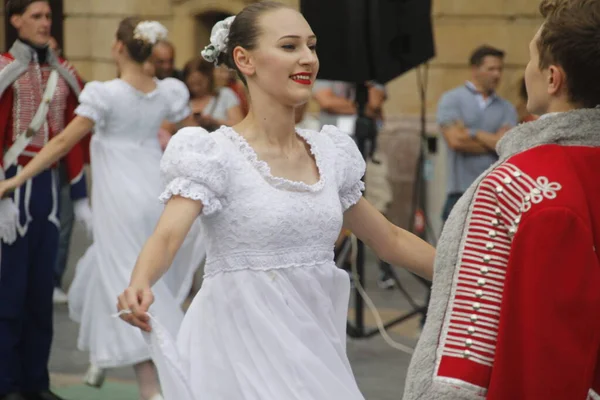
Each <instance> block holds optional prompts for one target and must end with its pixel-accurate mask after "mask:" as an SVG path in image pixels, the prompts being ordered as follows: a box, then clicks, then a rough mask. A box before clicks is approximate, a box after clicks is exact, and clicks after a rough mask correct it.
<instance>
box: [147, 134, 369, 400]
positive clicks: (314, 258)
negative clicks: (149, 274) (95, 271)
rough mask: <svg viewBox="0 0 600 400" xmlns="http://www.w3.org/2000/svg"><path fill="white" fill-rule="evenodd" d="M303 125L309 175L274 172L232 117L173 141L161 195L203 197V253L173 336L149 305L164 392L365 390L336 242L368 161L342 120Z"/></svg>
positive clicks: (353, 393)
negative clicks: (350, 336) (350, 351)
mask: <svg viewBox="0 0 600 400" xmlns="http://www.w3.org/2000/svg"><path fill="white" fill-rule="evenodd" d="M298 135H300V136H301V137H302V138H304V140H305V141H306V142H307V143H308V144H309V145H310V148H311V151H312V153H313V155H314V157H315V159H316V163H317V166H318V170H319V173H320V180H319V182H318V183H316V184H314V185H307V184H305V183H301V182H292V181H289V180H286V179H282V178H279V177H274V176H272V175H271V173H270V170H269V167H268V165H267V164H266V163H264V162H262V161H260V160H258V159H257V155H256V153H255V152H254V151H253V149H252V148H251V147H250V146H249V145H248V143H247V142H246V141H245V140H244V139H243V138H242V137H241V136H240V135H238V134H237V133H236V132H235V131H234V130H233V129H231V128H226V127H222V128H220V129H219V130H217V131H215V132H213V133H211V134H207V133H206V131H204V130H202V129H200V128H185V129H183V130H182V131H180V132H179V133H178V134H177V135H176V136H175V137H174V138H173V139H172V140H171V142H170V143H169V145H168V147H167V150H166V152H165V155H164V157H163V160H162V162H161V169H162V172H163V174H164V175H165V178H166V181H167V182H168V185H167V188H166V191H165V192H164V193H163V195H162V197H161V198H162V200H164V201H166V200H168V199H169V198H170V197H171V196H173V195H180V196H184V197H187V198H191V199H195V200H201V201H202V203H203V204H204V209H203V212H202V215H201V218H200V220H201V222H202V225H203V230H204V231H205V234H206V249H207V262H206V266H205V279H204V281H203V286H202V288H201V290H200V292H199V293H198V295H197V296H196V298H195V299H194V301H193V302H192V305H191V307H190V308H189V310H188V312H187V314H186V316H185V318H184V321H183V324H182V326H181V330H180V332H179V335H178V339H177V341H176V342H175V340H174V339H173V336H172V334H171V333H170V332H169V330H168V329H165V328H166V327H168V322H167V321H163V320H162V317H161V316H159V315H157V312H156V311H155V310H154V309H153V308H152V307H151V308H150V314H151V315H152V316H153V317H154V318H153V323H152V326H153V333H152V334H151V335H148V338H147V339H148V340H149V342H150V343H151V348H152V354H153V359H154V361H155V362H156V364H157V366H158V370H159V375H160V380H161V384H162V387H163V394H164V396H165V399H166V400H203V399H211V400H212V399H215V400H216V399H218V400H234V399H235V400H335V399H344V400H363V399H364V398H363V396H362V394H361V393H360V391H359V389H358V387H357V384H356V382H355V379H354V376H353V373H352V370H351V367H350V363H349V362H348V358H347V356H346V317H347V309H348V300H349V294H350V282H349V279H348V274H347V273H346V272H344V271H342V270H340V269H338V268H337V267H336V266H335V263H334V261H333V260H334V257H333V250H334V243H335V241H336V238H337V237H338V234H339V232H340V230H341V227H342V222H343V212H344V211H345V210H346V209H348V208H349V207H350V206H351V205H353V204H355V203H356V202H357V201H358V200H359V199H360V197H361V195H362V193H361V191H362V189H363V188H364V186H363V183H362V182H361V177H362V175H363V173H364V170H365V163H364V161H363V158H362V157H361V155H360V153H359V151H358V149H357V147H356V145H355V144H354V142H353V141H352V139H351V138H350V137H349V136H347V135H346V134H344V133H341V132H339V131H338V130H337V128H335V127H331V126H328V127H325V128H323V131H322V132H316V131H305V130H299V131H298Z"/></svg>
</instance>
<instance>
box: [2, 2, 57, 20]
mask: <svg viewBox="0 0 600 400" xmlns="http://www.w3.org/2000/svg"><path fill="white" fill-rule="evenodd" d="M37 1H44V2H46V3H48V4H50V1H49V0H8V2H7V3H6V14H8V17H9V18H10V17H12V16H13V15H23V14H25V11H27V8H28V7H29V6H30V5H31V4H33V3H35V2H37Z"/></svg>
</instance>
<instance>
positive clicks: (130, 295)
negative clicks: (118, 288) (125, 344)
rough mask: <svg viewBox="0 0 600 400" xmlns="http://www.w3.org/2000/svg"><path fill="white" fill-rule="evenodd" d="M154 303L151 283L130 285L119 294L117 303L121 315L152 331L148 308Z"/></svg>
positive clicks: (131, 322)
mask: <svg viewBox="0 0 600 400" xmlns="http://www.w3.org/2000/svg"><path fill="white" fill-rule="evenodd" d="M152 303H154V295H153V294H152V289H151V288H150V286H149V285H146V286H130V287H128V288H127V289H125V291H124V292H123V293H122V294H121V295H120V296H119V302H118V303H117V309H118V310H119V317H120V318H121V319H122V320H123V321H126V322H128V323H130V324H131V325H133V326H135V327H138V328H140V329H141V330H143V331H145V332H150V331H151V327H150V316H149V315H148V309H149V308H150V305H152Z"/></svg>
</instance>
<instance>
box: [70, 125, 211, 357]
mask: <svg viewBox="0 0 600 400" xmlns="http://www.w3.org/2000/svg"><path fill="white" fill-rule="evenodd" d="M91 153H92V182H93V191H92V211H93V218H94V244H93V245H92V246H91V247H90V248H89V249H88V250H87V252H86V253H85V255H84V256H83V257H82V258H81V260H80V261H79V262H78V264H77V269H76V273H75V279H74V281H73V284H72V286H71V288H70V290H69V309H70V315H71V318H72V319H74V320H75V321H77V322H79V323H80V331H79V339H78V347H79V349H80V350H83V351H89V352H90V360H91V362H92V363H94V364H96V365H98V366H99V367H103V368H110V367H120V366H126V365H131V364H135V363H138V362H141V361H145V360H149V359H150V351H149V349H148V346H147V343H146V341H145V340H144V337H143V336H142V334H141V332H140V331H139V330H138V329H136V328H133V327H132V326H129V325H128V324H126V323H124V322H123V321H122V320H120V319H118V318H114V317H113V315H114V314H115V313H116V312H117V308H116V304H117V297H118V295H119V294H120V293H122V292H123V290H124V289H125V288H127V286H128V285H129V281H130V279H131V273H132V271H133V268H134V266H135V263H136V260H137V258H138V256H139V254H140V252H141V250H142V247H143V246H144V244H145V242H146V240H147V239H148V238H149V237H150V235H151V234H152V232H153V231H154V228H155V226H156V223H157V221H158V218H159V217H160V214H161V212H162V209H163V205H162V204H161V203H160V202H159V201H158V196H159V195H160V192H161V190H162V184H161V179H160V170H159V167H160V165H159V164H160V158H161V154H162V153H161V150H160V147H159V145H158V141H157V140H154V141H149V142H147V143H142V144H140V143H129V142H124V141H123V142H118V141H114V140H112V141H107V140H106V139H102V138H100V137H98V136H94V137H93V139H92V145H91ZM196 225H197V226H196V227H195V228H194V229H193V232H192V234H190V235H189V236H188V239H187V240H186V243H184V246H183V247H182V251H181V252H180V253H179V254H178V256H177V258H176V260H175V262H174V264H173V267H172V269H171V272H169V274H167V275H166V276H165V278H164V279H163V280H161V281H159V282H158V283H156V285H155V286H154V287H153V292H154V295H155V299H156V300H155V303H154V304H153V305H152V307H151V312H152V313H153V315H156V316H157V317H158V318H160V320H161V321H164V323H165V326H168V327H169V329H170V333H171V334H176V333H177V331H178V329H179V326H180V324H181V321H182V320H183V312H182V311H181V307H180V305H181V302H182V301H183V300H184V299H185V296H186V295H187V293H188V292H189V289H190V286H191V283H192V275H193V274H194V272H195V270H196V268H197V267H198V265H199V264H200V262H201V261H202V258H203V257H204V254H203V252H204V249H203V248H202V246H200V245H199V244H198V225H199V224H198V223H197V224H196Z"/></svg>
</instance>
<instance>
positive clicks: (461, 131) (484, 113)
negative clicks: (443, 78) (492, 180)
mask: <svg viewBox="0 0 600 400" xmlns="http://www.w3.org/2000/svg"><path fill="white" fill-rule="evenodd" d="M469 65H470V66H471V79H470V80H469V81H467V82H465V83H464V84H463V85H461V86H459V87H457V88H455V89H452V90H451V91H449V92H446V93H444V95H442V97H441V99H440V101H439V104H438V111H437V122H438V124H439V126H440V127H441V129H442V134H443V137H444V141H445V143H446V144H447V148H448V172H447V173H448V181H447V186H446V192H447V197H446V203H445V205H444V210H443V212H442V219H443V220H444V221H446V219H447V218H448V215H449V214H450V211H451V210H452V208H453V207H454V205H455V204H456V202H457V201H458V199H459V198H460V197H461V196H462V195H463V193H464V192H465V190H467V188H468V187H469V186H470V185H471V184H472V183H473V181H474V180H475V179H476V178H477V177H478V176H479V175H481V174H482V173H483V172H484V171H485V170H486V169H488V168H489V167H490V165H492V164H493V163H494V162H496V161H497V160H498V155H497V154H496V144H497V143H498V141H499V140H500V139H501V138H502V137H503V136H504V134H505V133H506V132H507V131H508V130H509V129H510V128H512V127H514V126H515V125H516V124H517V112H516V110H515V108H514V107H513V105H512V104H510V103H509V102H508V101H507V100H505V99H503V98H501V97H500V96H499V95H498V94H497V93H496V89H497V88H498V85H499V84H500V80H501V79H502V72H503V70H504V52H503V51H501V50H498V49H495V48H493V47H490V46H481V47H479V48H477V49H475V50H474V51H473V53H472V54H471V57H470V59H469Z"/></svg>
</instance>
